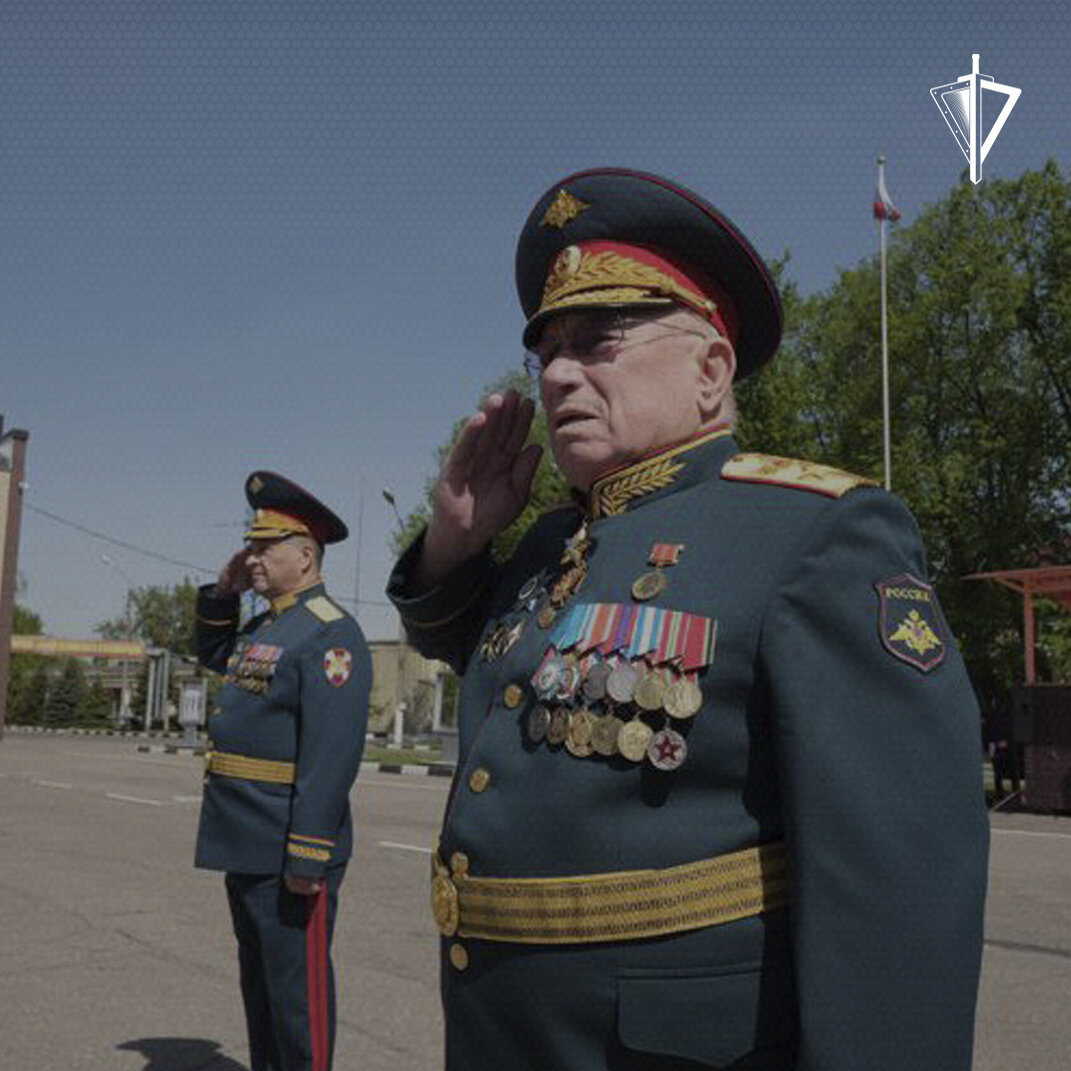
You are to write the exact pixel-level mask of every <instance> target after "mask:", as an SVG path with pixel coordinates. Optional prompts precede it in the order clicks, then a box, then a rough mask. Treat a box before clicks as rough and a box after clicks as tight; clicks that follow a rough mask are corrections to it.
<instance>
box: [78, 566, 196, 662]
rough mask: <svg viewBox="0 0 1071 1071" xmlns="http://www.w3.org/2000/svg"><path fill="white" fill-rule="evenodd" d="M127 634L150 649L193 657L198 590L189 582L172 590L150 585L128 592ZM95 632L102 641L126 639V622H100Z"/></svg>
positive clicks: (120, 620) (117, 619)
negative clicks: (164, 650) (128, 617)
mask: <svg viewBox="0 0 1071 1071" xmlns="http://www.w3.org/2000/svg"><path fill="white" fill-rule="evenodd" d="M128 597H129V599H130V604H129V608H130V621H129V634H130V635H131V636H132V637H134V638H136V639H140V640H142V641H144V642H145V643H146V644H148V645H149V646H150V647H161V648H164V649H166V650H168V651H171V652H172V653H173V654H183V655H192V654H193V653H194V650H193V626H194V617H195V614H194V608H195V606H196V603H197V588H196V586H195V585H194V584H193V583H191V581H190V580H189V578H188V577H187V578H185V579H183V580H182V582H181V583H179V584H175V585H174V586H173V587H166V586H163V585H153V586H150V587H144V588H134V589H132V590H131V591H130V592H129V595H128ZM96 632H97V633H98V634H99V635H101V636H102V637H103V638H104V639H108V640H118V639H125V638H126V637H127V635H128V623H127V620H126V618H125V617H124V618H113V619H112V620H110V621H102V622H100V623H99V624H98V625H97V626H96Z"/></svg>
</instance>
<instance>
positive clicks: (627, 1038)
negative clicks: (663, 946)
mask: <svg viewBox="0 0 1071 1071" xmlns="http://www.w3.org/2000/svg"><path fill="white" fill-rule="evenodd" d="M617 985H618V990H617V992H618V1011H617V1029H618V1035H619V1037H620V1039H621V1042H622V1044H623V1045H624V1046H625V1047H626V1048H629V1049H633V1050H636V1051H639V1052H648V1053H659V1054H662V1055H665V1056H681V1057H684V1058H686V1059H689V1060H696V1061H698V1062H699V1063H703V1064H706V1065H708V1066H709V1067H729V1066H731V1065H733V1064H735V1063H736V1062H737V1061H738V1060H741V1059H742V1058H743V1057H745V1056H746V1055H747V1054H748V1053H750V1052H754V1051H756V1050H767V1057H766V1058H764V1059H763V1061H762V1062H761V1063H756V1064H754V1065H752V1063H751V1062H750V1061H747V1062H746V1063H743V1064H741V1065H740V1066H741V1067H750V1066H756V1067H759V1066H761V1067H763V1068H766V1067H768V1066H769V1067H772V1068H780V1067H782V1066H784V1067H791V1066H792V1064H791V1060H792V1055H791V1050H792V1049H793V1048H794V1047H795V1042H796V1036H797V1033H798V1027H797V1013H796V996H795V988H794V984H793V980H792V972H791V967H790V966H789V965H788V964H784V963H782V964H777V965H772V964H771V965H766V966H764V965H762V964H760V963H746V964H734V965H733V966H731V967H724V968H720V969H706V970H693V971H630V972H627V973H625V974H623V975H621V976H620V977H619V978H618V983H617ZM777 1049H781V1050H782V1053H783V1058H784V1062H783V1063H782V1062H778V1060H777V1057H776V1056H774V1053H772V1052H770V1051H769V1050H777ZM771 1060H772V1062H771Z"/></svg>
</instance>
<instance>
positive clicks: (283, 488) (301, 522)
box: [245, 470, 350, 545]
mask: <svg viewBox="0 0 1071 1071" xmlns="http://www.w3.org/2000/svg"><path fill="white" fill-rule="evenodd" d="M245 497H246V499H247V500H248V502H249V505H250V506H252V508H253V511H254V512H253V520H252V522H251V523H250V525H249V529H248V530H247V531H246V533H245V537H246V539H284V538H286V537H287V536H291V535H308V536H311V537H312V538H313V539H315V540H316V542H317V543H320V544H321V545H323V544H326V543H340V542H341V541H342V540H343V539H345V538H346V537H347V536H348V535H349V534H350V530H349V528H347V527H346V524H345V522H344V521H343V520H342V519H341V518H340V517H338V516H337V515H336V514H335V513H334V511H333V510H330V509H328V508H327V506H325V505H324V504H323V503H322V502H321V501H320V500H319V499H318V498H316V496H315V495H311V494H309V492H308V491H306V490H305V488H304V487H299V486H298V485H297V484H296V483H294V481H293V480H288V479H287V478H286V477H285V476H280V475H279V474H278V473H276V472H265V471H263V470H261V471H258V472H252V473H250V474H249V476H248V478H247V479H246V481H245Z"/></svg>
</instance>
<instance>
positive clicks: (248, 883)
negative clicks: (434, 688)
mask: <svg viewBox="0 0 1071 1071" xmlns="http://www.w3.org/2000/svg"><path fill="white" fill-rule="evenodd" d="M246 497H247V498H248V500H249V504H250V506H251V507H252V508H253V509H254V510H255V513H254V518H253V522H252V525H251V526H250V528H249V530H248V531H247V532H246V534H245V535H246V540H247V541H248V542H247V545H246V547H245V548H244V549H242V550H240V551H239V552H238V553H237V554H235V555H234V556H233V557H232V558H231V560H230V561H229V562H228V563H227V564H226V565H225V566H224V567H223V569H222V571H221V572H220V574H219V579H218V581H217V582H216V584H215V585H209V586H207V587H204V588H202V589H201V591H200V593H199V596H198V601H197V654H198V658H199V659H200V661H201V662H202V663H203V664H204V665H206V666H208V667H209V668H211V669H214V670H217V671H218V672H220V673H224V674H225V676H224V687H223V689H222V691H221V692H220V693H219V697H218V703H219V711H218V712H217V713H216V714H215V715H214V716H213V717H212V718H211V720H210V723H209V731H210V734H211V736H212V748H213V750H212V751H211V752H210V753H209V756H208V773H207V777H206V781H205V788H204V802H203V804H202V807H201V825H200V829H199V831H198V835H197V858H196V865H197V866H199V867H205V868H207V869H209V870H223V871H226V873H227V877H226V886H227V897H228V900H229V902H230V909H231V916H232V919H233V922H234V932H235V936H236V937H237V939H238V959H239V966H240V970H241V984H242V998H243V1000H244V1002H245V1012H246V1025H247V1027H248V1032H249V1050H250V1064H251V1067H252V1071H327V1069H328V1068H330V1066H331V1058H332V1051H333V1048H334V1037H335V992H334V975H333V972H332V968H331V958H330V946H331V935H332V931H333V928H334V920H335V908H336V904H337V901H338V890H339V886H340V884H341V882H342V876H343V873H344V871H345V869H346V861H347V859H348V858H349V856H350V852H351V848H352V840H353V831H352V823H351V818H350V805H349V792H350V788H351V786H352V785H353V782H354V778H355V777H356V776H357V770H358V767H359V765H360V761H361V752H362V750H363V748H364V738H365V727H366V723H367V719H368V694H369V688H370V685H371V677H372V670H371V660H370V657H369V654H368V648H367V647H366V645H365V641H364V637H363V636H362V635H361V630H360V628H359V627H358V625H357V623H356V622H355V621H354V620H353V618H352V617H350V616H349V614H347V613H345V612H344V611H343V610H341V609H340V608H339V607H338V606H337V605H336V604H335V603H334V602H332V601H331V599H329V598H328V597H327V595H326V594H325V593H324V586H323V583H322V582H321V579H320V567H321V562H322V559H323V548H324V545H325V544H327V543H337V542H339V541H340V540H342V539H345V538H346V536H347V535H348V534H349V533H348V531H347V529H346V526H345V524H343V522H342V521H341V520H339V518H338V517H336V516H335V514H334V513H332V512H331V510H329V509H328V508H327V507H326V506H325V505H323V504H322V503H321V502H319V501H317V499H315V498H314V497H313V496H312V495H310V494H309V493H308V492H307V491H305V490H303V489H302V488H300V487H298V486H297V484H294V483H292V482H291V481H290V480H287V479H284V478H283V477H282V476H278V475H276V474H275V473H271V472H254V473H253V474H252V475H251V476H250V477H249V479H248V480H247V481H246ZM247 588H252V589H253V590H254V591H255V592H256V593H257V594H258V595H259V596H261V597H262V598H264V599H266V600H268V610H267V611H266V612H264V613H262V614H260V615H259V616H257V617H255V618H253V619H252V620H251V621H249V622H248V623H247V624H246V625H245V626H244V627H242V628H239V620H238V609H239V596H240V593H241V592H243V591H245V590H246V589H247Z"/></svg>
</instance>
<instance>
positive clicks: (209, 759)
mask: <svg viewBox="0 0 1071 1071" xmlns="http://www.w3.org/2000/svg"><path fill="white" fill-rule="evenodd" d="M205 771H206V772H207V773H214V774H220V775H221V776H223V777H241V778H243V779H244V780H246V781H272V782H274V783H275V784H278V785H292V784H293V783H294V764H293V763H292V762H275V761H273V760H272V759H253V758H250V757H249V756H248V755H228V754H227V753H226V752H225V751H209V752H206V753H205Z"/></svg>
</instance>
